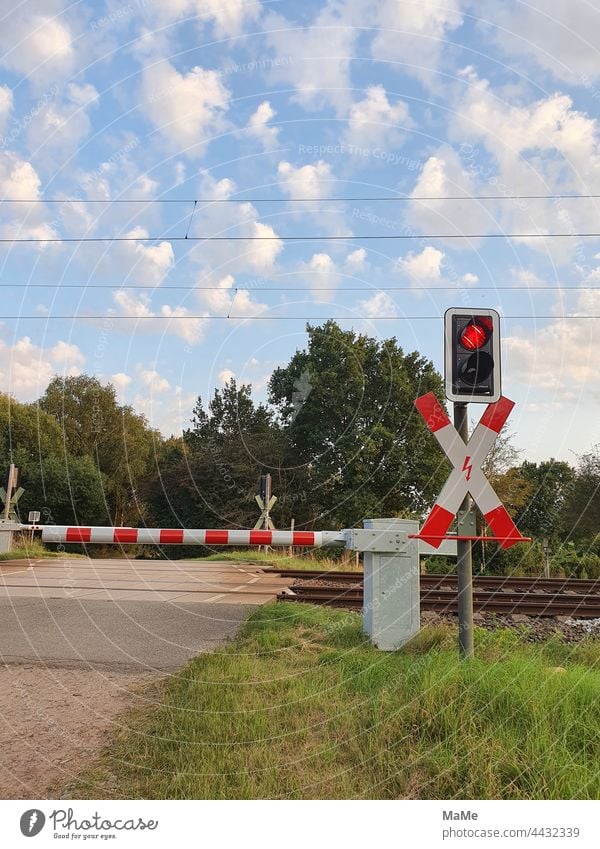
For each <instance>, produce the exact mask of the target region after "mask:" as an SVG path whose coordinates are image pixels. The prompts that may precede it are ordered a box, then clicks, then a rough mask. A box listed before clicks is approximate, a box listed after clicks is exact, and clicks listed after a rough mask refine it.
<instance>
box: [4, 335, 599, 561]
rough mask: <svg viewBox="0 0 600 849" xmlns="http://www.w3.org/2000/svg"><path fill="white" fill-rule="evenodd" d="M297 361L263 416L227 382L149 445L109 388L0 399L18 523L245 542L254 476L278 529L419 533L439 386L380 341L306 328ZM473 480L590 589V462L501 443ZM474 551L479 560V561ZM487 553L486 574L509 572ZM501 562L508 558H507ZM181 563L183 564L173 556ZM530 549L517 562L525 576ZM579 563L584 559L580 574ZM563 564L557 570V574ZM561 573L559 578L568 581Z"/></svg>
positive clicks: (594, 496)
mask: <svg viewBox="0 0 600 849" xmlns="http://www.w3.org/2000/svg"><path fill="white" fill-rule="evenodd" d="M307 332H308V342H307V345H306V348H305V349H303V350H298V351H296V353H295V354H294V355H293V356H292V357H291V359H290V361H289V363H288V364H287V365H286V366H283V367H280V368H277V369H276V370H275V371H274V372H273V374H272V376H271V379H270V381H269V386H268V403H257V402H256V401H255V400H254V399H253V397H252V392H251V387H250V386H249V385H238V384H237V383H236V381H235V380H234V379H232V380H230V381H229V382H228V383H227V384H225V386H224V387H223V388H222V389H218V390H216V391H215V392H214V395H213V396H212V398H210V399H208V401H207V402H206V403H205V402H204V401H203V399H202V398H200V397H198V399H197V403H196V405H195V407H194V409H193V411H192V415H191V420H190V425H189V427H188V428H187V429H186V430H185V431H184V432H183V434H182V435H181V436H172V437H170V438H165V437H163V436H162V435H161V434H160V433H159V432H158V431H157V430H155V429H153V428H151V427H150V426H149V424H148V421H147V420H146V418H145V417H144V416H143V415H140V414H139V413H136V412H135V410H133V409H132V408H131V407H130V406H129V405H124V404H119V403H118V400H117V396H116V393H115V390H114V388H113V387H112V386H111V385H110V384H109V385H103V384H102V383H100V382H99V381H98V380H97V379H96V378H94V377H91V376H88V375H80V376H78V377H64V378H63V377H55V378H54V379H53V380H52V381H51V383H50V384H49V386H48V388H47V389H46V391H45V393H44V394H43V395H42V397H41V398H40V399H39V400H38V401H36V402H34V403H30V404H25V403H20V402H18V401H16V400H14V399H13V398H10V397H9V396H7V395H0V428H1V433H2V440H1V441H0V452H1V457H0V464H1V467H2V468H7V467H8V464H9V463H11V462H13V463H15V464H16V465H17V466H18V467H19V470H20V484H21V485H22V486H23V487H24V488H25V493H24V495H23V497H22V498H21V500H20V501H19V510H20V514H21V516H22V517H24V518H26V515H27V512H28V511H29V510H40V512H41V513H42V521H43V522H46V523H51V524H83V525H88V524H94V525H103V524H108V525H132V526H140V525H147V526H149V527H236V526H237V527H252V526H253V525H254V522H255V521H256V519H257V515H258V514H257V506H256V502H255V501H254V495H255V494H256V492H257V483H258V478H259V476H260V475H261V474H264V473H266V472H269V473H270V474H271V475H272V478H273V492H274V493H275V494H276V495H277V498H278V501H277V504H276V505H275V508H274V511H273V519H274V521H275V524H276V525H277V526H278V527H282V528H284V527H289V526H290V522H291V520H292V519H294V521H295V525H296V527H297V528H311V529H313V528H314V529H319V528H338V527H352V526H357V525H360V524H361V523H362V520H363V518H366V517H376V516H403V517H414V518H421V517H422V516H423V514H424V513H425V512H426V510H427V509H428V507H429V506H430V505H431V503H432V502H433V501H434V499H435V497H436V495H437V494H438V492H439V490H440V488H441V486H442V484H443V482H444V480H445V478H446V476H447V474H448V471H449V468H448V464H447V461H446V459H445V457H444V456H443V454H442V452H441V451H440V450H439V448H438V447H437V444H436V443H435V441H434V440H433V439H432V438H431V435H430V434H429V432H428V430H427V429H426V427H425V425H424V423H423V421H422V419H421V417H420V415H419V414H418V413H417V411H416V410H415V408H414V405H413V402H414V399H415V398H416V397H418V396H419V395H422V394H424V393H426V392H430V391H433V392H435V393H436V395H437V396H438V397H439V398H443V385H442V379H441V376H440V375H439V374H438V372H437V371H436V370H435V368H434V366H433V364H432V363H431V362H430V361H428V360H427V359H425V358H423V357H422V356H421V355H420V354H419V353H418V352H416V351H413V352H410V353H405V352H404V351H403V350H402V348H401V347H400V346H399V345H398V343H397V341H396V339H393V338H392V339H385V340H377V339H374V338H371V337H369V336H367V335H364V334H360V333H356V332H355V331H352V330H343V329H342V328H340V327H339V325H337V324H336V323H335V322H332V321H329V322H327V323H325V324H324V325H321V326H311V325H309V326H308V327H307ZM486 471H487V473H488V474H489V475H490V477H491V478H492V482H493V484H494V486H495V488H496V489H497V491H498V493H499V495H500V496H501V498H502V499H503V501H504V502H505V503H506V504H507V506H508V508H509V510H510V512H511V513H512V515H513V516H514V517H515V519H516V521H517V524H518V526H519V528H520V530H521V532H522V533H523V534H525V535H528V536H532V537H534V538H535V540H536V541H539V544H540V545H541V540H547V541H548V545H549V547H550V549H551V551H552V552H553V556H555V557H559V556H560V557H562V558H563V560H565V558H567V560H568V555H570V556H571V560H572V561H573V563H576V562H577V563H578V564H580V563H581V562H582V558H584V557H587V558H588V563H587V566H586V567H585V571H586V574H587V573H590V572H593V571H594V570H595V568H596V566H595V561H594V560H593V558H596V560H597V561H598V562H597V566H598V572H599V574H600V556H599V555H600V546H599V544H598V540H599V537H598V529H599V527H600V521H599V520H600V499H599V487H600V450H599V447H598V446H596V447H595V448H592V449H590V451H589V452H588V453H586V454H584V455H582V456H581V457H579V459H578V462H577V463H576V464H575V465H570V464H568V463H566V462H564V461H556V460H553V459H549V460H547V461H544V462H542V463H532V462H529V461H526V462H519V455H518V452H516V451H515V449H514V447H513V444H512V439H511V437H510V435H508V436H506V435H504V436H502V437H501V438H500V440H499V442H498V445H497V447H496V449H495V451H494V452H493V453H492V455H491V457H490V458H489V459H488V461H487V469H486ZM486 547H487V546H486ZM517 548H518V549H521V553H520V554H519V555H515V554H514V553H513V554H509V553H504V552H499V553H497V554H496V555H494V557H490V556H488V557H487V559H486V555H485V550H482V551H479V550H478V552H476V561H477V562H478V563H479V562H480V561H481V559H482V557H483V558H484V560H485V568H486V569H487V570H490V569H491V570H500V569H505V568H512V567H513V566H514V567H516V566H517V565H518V564H517V563H516V561H515V557H518V558H520V559H521V560H522V561H525V560H526V556H525V555H524V554H523V550H522V549H523V547H522V546H516V547H515V549H517ZM511 551H512V550H511ZM182 553H183V552H182ZM538 555H539V552H538V551H537V549H535V548H531V549H530V552H529V553H528V555H527V557H529V558H530V559H533V560H536V559H539V558H538ZM589 558H592V560H590V559H589ZM565 562H566V561H565ZM568 568H570V569H571V571H572V570H573V569H574V568H575V567H574V566H573V565H571V566H569V567H568Z"/></svg>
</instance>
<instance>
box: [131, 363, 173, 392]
mask: <svg viewBox="0 0 600 849" xmlns="http://www.w3.org/2000/svg"><path fill="white" fill-rule="evenodd" d="M138 378H139V379H140V380H141V382H142V383H143V385H144V386H145V387H146V388H147V389H148V390H149V391H150V393H151V394H152V395H162V394H163V393H164V392H167V391H168V390H169V389H170V388H171V384H170V383H169V381H168V380H167V378H166V377H163V376H162V375H161V374H159V373H158V372H157V371H156V369H144V368H140V369H139V371H138Z"/></svg>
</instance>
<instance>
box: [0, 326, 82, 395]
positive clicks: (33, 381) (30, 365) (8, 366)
mask: <svg viewBox="0 0 600 849" xmlns="http://www.w3.org/2000/svg"><path fill="white" fill-rule="evenodd" d="M84 363H85V357H84V355H83V353H82V351H81V350H80V349H79V348H78V347H77V345H73V344H71V343H70V342H64V341H62V340H59V341H58V342H57V343H56V344H55V345H53V346H52V347H49V348H43V347H41V346H38V345H36V344H34V343H33V342H32V341H31V338H30V337H29V336H23V337H22V338H21V339H19V340H18V341H17V342H15V343H14V344H13V345H9V344H8V343H7V342H5V341H3V340H0V390H1V391H2V392H7V393H8V394H10V395H14V396H15V397H16V398H18V399H19V400H20V401H33V400H34V399H36V398H39V397H40V395H42V393H43V392H44V390H45V389H46V386H47V385H48V383H50V381H51V380H52V378H53V377H54V376H55V375H57V374H58V375H61V376H65V377H72V376H75V375H78V374H80V373H81V371H82V369H83V366H84Z"/></svg>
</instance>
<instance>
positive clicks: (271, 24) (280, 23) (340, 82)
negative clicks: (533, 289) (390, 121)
mask: <svg viewBox="0 0 600 849" xmlns="http://www.w3.org/2000/svg"><path fill="white" fill-rule="evenodd" d="M351 22H352V21H351V16H350V15H349V9H348V6H347V4H344V3H339V2H333V0H332V2H329V3H326V4H325V6H324V7H323V8H322V9H320V11H319V12H318V14H317V15H316V16H315V18H314V19H313V20H312V21H311V23H310V25H309V26H307V27H298V26H297V25H295V24H293V23H290V22H289V21H288V20H286V18H284V17H283V16H282V15H279V14H271V15H269V16H268V17H267V18H266V19H265V33H266V39H267V44H268V45H269V46H270V48H271V49H272V50H273V51H274V53H275V57H276V59H280V60H281V61H279V62H276V63H274V64H273V66H272V68H271V70H270V72H269V74H268V76H269V79H270V80H271V82H272V83H273V84H275V85H280V84H281V83H283V82H287V83H291V85H292V86H293V87H294V88H295V90H296V94H295V95H294V96H293V98H292V99H293V100H295V101H297V102H298V103H300V104H301V106H303V107H304V108H305V109H308V110H319V109H323V108H326V107H329V106H333V108H334V109H335V110H336V112H338V114H340V115H344V114H346V112H347V110H348V106H349V104H350V101H351V96H350V92H351V89H352V86H351V81H350V63H351V60H352V58H353V56H354V51H355V44H356V40H357V37H358V30H356V29H355V28H353V27H352V26H351Z"/></svg>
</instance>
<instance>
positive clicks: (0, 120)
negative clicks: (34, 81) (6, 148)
mask: <svg viewBox="0 0 600 849" xmlns="http://www.w3.org/2000/svg"><path fill="white" fill-rule="evenodd" d="M12 108H13V94H12V91H11V90H10V89H9V87H8V86H6V85H0V130H3V129H4V127H5V126H6V122H7V121H8V116H9V115H10V113H11V112H12Z"/></svg>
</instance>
